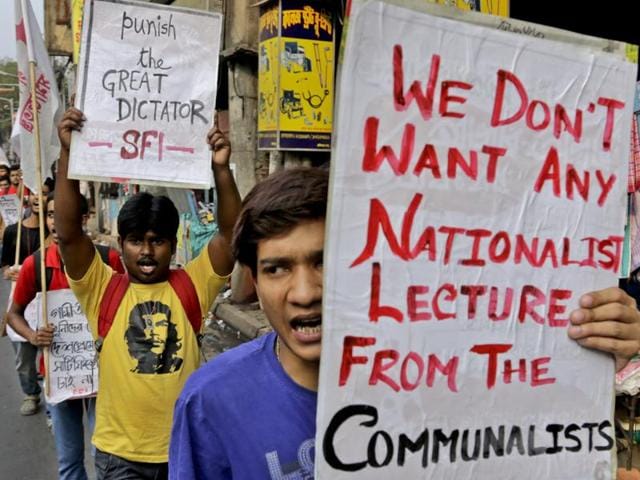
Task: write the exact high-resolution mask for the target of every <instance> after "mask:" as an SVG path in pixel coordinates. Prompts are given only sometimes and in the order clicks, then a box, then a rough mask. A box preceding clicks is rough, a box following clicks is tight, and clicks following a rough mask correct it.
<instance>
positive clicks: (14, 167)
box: [9, 164, 20, 172]
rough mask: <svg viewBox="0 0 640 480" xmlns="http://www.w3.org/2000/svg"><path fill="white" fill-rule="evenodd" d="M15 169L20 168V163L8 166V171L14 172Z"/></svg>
mask: <svg viewBox="0 0 640 480" xmlns="http://www.w3.org/2000/svg"><path fill="white" fill-rule="evenodd" d="M16 170H20V165H19V164H18V165H11V166H10V167H9V171H10V172H15V171H16Z"/></svg>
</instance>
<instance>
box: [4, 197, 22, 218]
mask: <svg viewBox="0 0 640 480" xmlns="http://www.w3.org/2000/svg"><path fill="white" fill-rule="evenodd" d="M0 215H1V216H2V220H3V221H4V224H5V225H13V224H14V223H18V218H19V217H20V202H19V201H18V197H17V195H14V194H11V195H0Z"/></svg>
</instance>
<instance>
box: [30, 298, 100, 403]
mask: <svg viewBox="0 0 640 480" xmlns="http://www.w3.org/2000/svg"><path fill="white" fill-rule="evenodd" d="M39 295H40V294H39ZM40 296H41V295H40ZM40 296H39V297H38V299H40ZM41 308H42V302H41V301H38V303H37V310H38V312H37V313H38V318H42V313H41V312H42V311H41ZM47 310H48V311H49V313H48V319H49V324H50V325H52V326H53V327H54V328H55V333H54V335H53V343H52V344H51V346H50V347H49V348H48V349H47V350H46V352H47V356H48V358H47V381H48V382H49V391H48V394H47V402H49V403H52V404H56V403H60V402H62V401H64V400H68V399H70V398H83V397H90V396H94V395H95V394H96V393H97V391H98V362H97V358H96V351H95V345H94V342H93V338H92V336H91V331H90V330H89V323H88V321H87V318H86V317H85V316H84V313H82V309H81V308H80V303H78V300H77V299H76V297H75V295H74V294H73V292H72V291H71V290H70V289H65V290H54V291H51V292H47Z"/></svg>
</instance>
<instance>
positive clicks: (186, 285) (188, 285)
mask: <svg viewBox="0 0 640 480" xmlns="http://www.w3.org/2000/svg"><path fill="white" fill-rule="evenodd" d="M169 284H170V285H171V287H172V288H173V290H174V291H175V292H176V295H178V298H179V299H180V303H182V308H184V311H185V313H186V314H187V318H188V319H189V323H190V324H191V326H192V327H193V331H194V332H195V334H196V337H197V338H198V341H199V340H200V328H201V327H202V310H201V308H200V300H198V293H197V292H196V287H195V285H194V284H193V281H191V277H190V276H189V274H188V273H187V272H185V271H184V270H182V269H181V268H180V269H178V270H171V271H170V272H169Z"/></svg>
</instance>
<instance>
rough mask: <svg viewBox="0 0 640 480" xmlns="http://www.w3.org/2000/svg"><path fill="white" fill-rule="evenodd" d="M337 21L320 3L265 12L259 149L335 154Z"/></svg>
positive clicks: (284, 0) (291, 0)
mask: <svg viewBox="0 0 640 480" xmlns="http://www.w3.org/2000/svg"><path fill="white" fill-rule="evenodd" d="M333 16H334V14H333V12H332V10H331V8H329V7H328V6H327V3H326V2H321V1H317V0H281V1H280V2H272V3H267V4H265V5H262V6H261V10H260V23H259V25H260V27H259V52H258V53H259V74H258V148H260V149H266V150H269V149H281V150H329V149H330V148H331V130H332V127H333V91H334V86H333V84H334V80H333V77H334V18H333Z"/></svg>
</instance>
